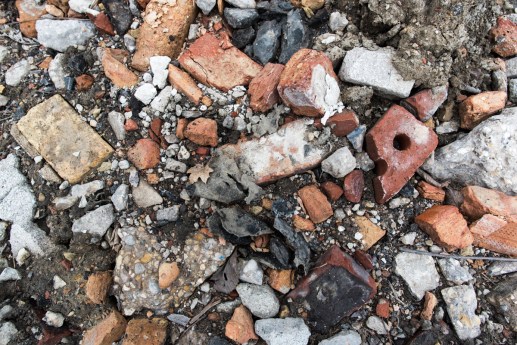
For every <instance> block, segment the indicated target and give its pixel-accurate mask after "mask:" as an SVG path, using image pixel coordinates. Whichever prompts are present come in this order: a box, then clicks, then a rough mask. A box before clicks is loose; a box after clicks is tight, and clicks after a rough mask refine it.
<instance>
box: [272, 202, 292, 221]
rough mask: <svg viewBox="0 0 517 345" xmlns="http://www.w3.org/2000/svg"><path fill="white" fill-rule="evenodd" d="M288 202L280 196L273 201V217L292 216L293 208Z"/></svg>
mask: <svg viewBox="0 0 517 345" xmlns="http://www.w3.org/2000/svg"><path fill="white" fill-rule="evenodd" d="M289 206H290V205H289V203H288V202H287V201H286V200H284V199H282V198H280V199H276V200H275V201H273V205H271V211H272V212H273V215H274V216H275V217H289V216H292V215H293V213H294V210H293V209H291V208H290V207H289Z"/></svg>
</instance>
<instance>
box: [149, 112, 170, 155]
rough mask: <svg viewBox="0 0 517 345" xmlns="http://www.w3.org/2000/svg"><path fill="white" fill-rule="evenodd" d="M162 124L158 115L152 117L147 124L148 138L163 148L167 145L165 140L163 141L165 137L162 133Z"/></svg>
mask: <svg viewBox="0 0 517 345" xmlns="http://www.w3.org/2000/svg"><path fill="white" fill-rule="evenodd" d="M162 125H163V120H162V119H160V118H158V117H157V118H154V119H153V120H152V121H151V124H150V126H149V129H150V131H149V138H151V140H153V141H155V142H156V143H157V144H158V145H160V147H161V148H162V149H164V150H165V149H166V148H167V146H168V145H167V141H165V138H164V137H163V135H162Z"/></svg>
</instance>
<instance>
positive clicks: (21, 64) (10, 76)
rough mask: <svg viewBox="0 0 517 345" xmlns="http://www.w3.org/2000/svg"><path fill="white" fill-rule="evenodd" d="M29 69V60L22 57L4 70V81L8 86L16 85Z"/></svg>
mask: <svg viewBox="0 0 517 345" xmlns="http://www.w3.org/2000/svg"><path fill="white" fill-rule="evenodd" d="M30 70H31V65H30V63H29V61H27V60H25V59H22V60H20V61H18V62H16V63H15V64H14V65H12V66H11V67H9V69H8V70H7V71H6V72H5V83H6V84H7V85H9V86H17V85H18V84H20V83H21V82H22V80H23V78H25V77H26V76H27V75H28V74H29V72H30Z"/></svg>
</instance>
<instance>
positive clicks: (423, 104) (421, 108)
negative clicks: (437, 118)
mask: <svg viewBox="0 0 517 345" xmlns="http://www.w3.org/2000/svg"><path fill="white" fill-rule="evenodd" d="M447 90H448V87H447V86H437V87H434V88H432V89H426V90H423V91H420V92H418V93H416V94H414V95H413V96H410V97H408V98H406V99H405V100H403V101H402V102H401V105H402V106H404V108H406V109H407V110H408V111H409V112H410V113H412V114H413V115H415V116H416V117H417V118H418V119H419V120H420V121H422V122H426V121H427V120H429V119H430V118H431V117H432V116H433V115H434V114H435V113H436V111H437V110H438V108H440V106H441V105H442V104H443V102H445V100H446V99H447V94H448V92H447Z"/></svg>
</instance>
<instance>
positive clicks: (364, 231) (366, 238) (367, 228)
mask: <svg viewBox="0 0 517 345" xmlns="http://www.w3.org/2000/svg"><path fill="white" fill-rule="evenodd" d="M354 221H355V223H356V224H357V226H358V227H359V233H360V234H361V235H362V238H361V249H362V250H365V251H366V250H368V249H370V248H371V247H372V246H373V245H375V244H376V243H377V242H379V240H380V239H381V238H383V237H384V235H386V231H385V230H382V229H381V228H380V227H379V226H377V225H375V224H374V223H372V221H371V220H369V219H368V218H366V217H362V216H357V217H355V218H354Z"/></svg>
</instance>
